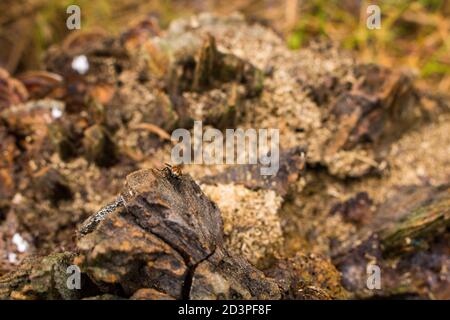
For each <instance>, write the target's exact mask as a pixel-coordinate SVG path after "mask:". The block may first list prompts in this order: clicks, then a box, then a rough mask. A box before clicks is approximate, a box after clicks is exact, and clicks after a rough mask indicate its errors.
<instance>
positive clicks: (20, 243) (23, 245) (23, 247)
mask: <svg viewBox="0 0 450 320" xmlns="http://www.w3.org/2000/svg"><path fill="white" fill-rule="evenodd" d="M12 242H13V243H14V244H15V245H16V247H17V251H19V252H25V251H27V249H28V242H27V241H26V240H25V239H24V238H22V237H21V235H20V234H18V233H15V234H14V236H13V238H12Z"/></svg>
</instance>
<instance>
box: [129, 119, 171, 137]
mask: <svg viewBox="0 0 450 320" xmlns="http://www.w3.org/2000/svg"><path fill="white" fill-rule="evenodd" d="M130 129H132V130H139V129H141V130H147V131H149V132H152V133H155V134H156V135H158V136H159V137H160V138H161V139H163V140H168V141H172V139H171V137H170V134H168V133H167V131H165V130H164V129H162V128H160V127H158V126H156V125H154V124H151V123H138V124H133V125H131V127H130Z"/></svg>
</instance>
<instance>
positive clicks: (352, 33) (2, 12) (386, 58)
mask: <svg viewBox="0 0 450 320" xmlns="http://www.w3.org/2000/svg"><path fill="white" fill-rule="evenodd" d="M71 4H77V5H79V6H80V8H81V19H82V31H89V30H93V29H95V30H97V29H103V30H105V31H107V32H110V33H113V34H115V33H119V32H120V31H121V30H123V29H124V28H125V27H126V26H127V25H129V24H130V23H133V22H135V21H136V20H138V19H140V18H142V17H144V16H146V15H152V16H154V17H156V18H157V19H158V20H159V23H160V24H161V26H162V27H165V26H167V25H168V24H169V23H170V21H171V20H173V19H175V18H177V17H183V16H187V15H191V14H195V13H198V12H201V11H211V12H216V13H219V14H224V15H226V14H229V13H232V12H235V11H240V12H242V13H244V14H245V15H246V16H247V18H248V19H250V20H253V21H258V22H260V23H264V24H266V25H269V26H270V27H272V28H274V29H275V30H276V31H277V32H278V33H279V34H280V36H282V37H283V38H284V39H285V40H286V42H287V44H288V45H289V47H290V48H292V49H293V50H297V49H299V48H301V47H302V46H306V45H307V44H308V42H309V41H311V40H312V39H317V38H323V39H326V40H330V41H334V42H336V43H337V44H338V45H339V46H341V47H343V48H345V49H349V50H353V51H355V53H356V54H357V55H358V56H359V57H360V58H361V59H362V60H363V61H366V62H376V63H379V64H383V65H386V66H396V67H405V68H408V69H410V70H411V71H412V72H414V73H415V74H417V75H418V77H419V85H421V86H423V87H425V88H429V89H430V90H433V91H434V92H441V93H447V92H449V91H450V50H449V48H450V0H419V1H410V0H384V1H360V0H310V1H306V0H278V1H277V0H218V1H212V0H166V1H163V0H150V1H149V0H147V1H145V0H121V1H113V0H95V1H92V0H79V1H67V0H1V1H0V66H1V67H4V68H6V69H7V70H9V71H10V72H11V73H13V74H14V73H15V74H17V73H21V72H23V71H26V70H30V69H39V68H40V61H41V58H42V54H43V52H44V51H45V50H46V49H47V48H48V47H49V46H51V45H52V44H57V43H59V42H61V41H62V39H63V38H64V37H65V36H67V35H68V33H70V32H72V31H70V30H68V29H67V28H66V26H65V23H66V19H67V17H68V15H67V14H66V8H67V6H69V5H71ZM369 4H377V5H379V6H380V8H381V13H382V19H381V25H382V27H381V29H380V30H369V29H367V28H366V8H367V6H368V5H369Z"/></svg>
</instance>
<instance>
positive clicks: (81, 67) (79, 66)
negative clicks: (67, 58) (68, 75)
mask: <svg viewBox="0 0 450 320" xmlns="http://www.w3.org/2000/svg"><path fill="white" fill-rule="evenodd" d="M72 69H73V70H75V71H76V72H78V73H79V74H85V73H86V72H88V71H89V61H88V59H87V57H86V56H85V55H81V56H76V57H75V58H73V60H72Z"/></svg>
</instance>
